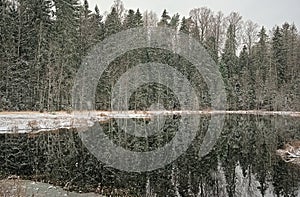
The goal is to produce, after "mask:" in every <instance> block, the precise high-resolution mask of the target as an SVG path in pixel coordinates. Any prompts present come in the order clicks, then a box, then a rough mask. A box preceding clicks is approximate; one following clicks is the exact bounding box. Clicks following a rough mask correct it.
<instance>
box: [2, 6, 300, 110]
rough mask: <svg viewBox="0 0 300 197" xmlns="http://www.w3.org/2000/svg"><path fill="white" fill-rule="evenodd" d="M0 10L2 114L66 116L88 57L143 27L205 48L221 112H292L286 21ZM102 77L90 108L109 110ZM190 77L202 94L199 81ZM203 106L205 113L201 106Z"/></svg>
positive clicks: (203, 12) (295, 97)
mask: <svg viewBox="0 0 300 197" xmlns="http://www.w3.org/2000/svg"><path fill="white" fill-rule="evenodd" d="M0 6H1V9H0V40H1V45H0V67H1V68H0V110H2V111H26V110H30V111H45V110H46V111H57V110H71V109H72V104H71V99H72V98H71V90H72V86H73V83H74V77H75V75H76V72H77V70H78V68H79V67H80V65H81V63H82V59H83V58H84V57H85V56H86V55H87V53H88V52H89V50H90V49H91V48H92V47H93V46H95V45H96V44H97V43H99V42H101V41H102V40H104V39H105V38H108V37H109V36H110V35H112V34H115V33H117V32H120V31H123V30H126V29H130V28H135V27H151V26H161V27H168V28H172V29H174V30H176V31H178V32H183V33H185V34H188V35H190V36H192V37H194V38H195V39H196V40H197V41H199V42H200V43H201V44H202V45H203V46H204V47H205V48H206V50H207V51H208V52H209V54H210V55H211V57H212V58H213V59H214V61H215V62H216V63H217V65H218V66H219V70H220V72H221V73H222V76H223V80H224V82H225V84H226V92H227V101H228V108H229V109H231V110H254V109H260V110H271V111H272V110H274V111H275V110H291V111H297V110H298V111H299V109H300V94H299V93H300V87H299V85H300V83H299V82H300V81H299V80H300V79H299V74H300V65H299V64H300V36H299V32H298V31H297V27H296V26H295V25H294V24H293V23H292V22H286V23H284V24H277V25H275V26H274V27H273V28H272V29H266V27H264V26H259V24H256V23H255V22H252V21H250V20H247V21H244V20H243V18H242V16H241V15H240V14H239V13H237V12H231V13H230V14H229V15H224V14H223V13H222V12H217V13H215V12H213V11H212V10H211V9H210V8H207V7H200V8H194V9H191V11H190V14H189V16H180V15H179V13H176V14H174V15H173V14H170V13H168V11H167V9H164V8H162V13H161V14H160V13H154V12H153V11H144V12H143V13H142V12H141V10H139V9H137V10H132V9H126V8H125V7H124V4H123V3H122V1H121V0H116V1H115V2H114V4H113V5H112V7H111V10H109V11H107V12H105V13H100V11H99V8H98V7H97V6H96V7H95V8H94V9H93V8H90V7H89V3H88V1H87V0H85V1H84V2H83V4H82V3H81V2H80V1H78V0H53V1H52V0H0ZM100 6H101V5H100ZM130 54H131V56H132V57H131V58H130V61H137V60H136V59H139V60H140V61H144V62H147V61H149V60H151V58H152V59H153V58H156V60H158V61H161V62H164V61H165V62H167V63H169V62H168V61H166V59H168V58H167V57H169V59H172V58H174V57H173V54H170V53H164V52H162V51H159V50H156V51H153V50H152V49H141V51H139V52H137V51H133V52H131V53H130V52H129V55H130ZM145 54H146V55H147V57H146V55H145ZM149 54H152V57H151V58H150V59H149ZM124 56H125V60H124V58H122V57H121V58H119V59H118V60H116V61H114V62H113V63H112V64H115V65H114V66H115V67H117V68H119V70H118V71H119V72H122V71H124V69H122V61H126V57H127V56H128V54H125V55H124ZM135 56H137V57H135ZM158 56H159V57H158ZM145 58H148V59H145ZM170 61H171V60H170ZM183 64H185V65H187V63H183ZM110 73H111V72H110ZM110 73H107V74H106V78H105V76H104V77H103V80H102V82H101V81H100V82H99V85H98V86H99V91H97V94H96V98H97V99H96V100H97V103H96V108H97V109H102V110H105V109H108V108H109V105H108V104H107V103H105V102H106V100H107V99H103V97H107V94H108V91H109V90H110V88H109V86H110V84H111V81H110V80H114V79H113V78H114V77H116V76H112V75H110ZM119 74H120V73H119ZM119 74H118V75H119ZM190 77H194V76H190ZM195 77H196V78H197V79H199V80H196V82H195V83H198V84H200V85H202V86H203V87H204V86H205V84H203V81H201V76H195ZM193 80H194V81H195V79H193ZM101 87H102V88H101ZM107 87H108V88H107ZM204 92H205V91H204ZM204 94H205V93H204ZM204 97H205V96H203V98H204ZM204 100H205V99H204ZM203 102H204V105H203V106H205V107H207V106H209V101H208V100H207V101H203Z"/></svg>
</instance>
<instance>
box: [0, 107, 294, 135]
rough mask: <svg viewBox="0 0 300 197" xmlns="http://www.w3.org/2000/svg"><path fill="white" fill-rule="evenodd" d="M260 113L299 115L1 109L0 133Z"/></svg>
mask: <svg viewBox="0 0 300 197" xmlns="http://www.w3.org/2000/svg"><path fill="white" fill-rule="evenodd" d="M227 114H234V115H259V116H276V115H278V116H290V117H297V118H300V112H293V111H262V110H241V111H224V110H204V111H166V110H164V111H80V112H77V111H74V112H71V113H68V112H65V111H59V112H45V113H40V112H32V111H31V112H29V111H28V112H26V111H25V112H0V134H1V133H2V134H3V133H11V134H14V133H38V132H42V131H50V130H57V129H62V128H66V129H70V128H81V127H91V126H93V125H94V123H95V122H106V121H109V120H110V119H113V118H114V119H117V118H122V119H125V118H130V119H132V118H137V119H147V120H151V118H152V117H154V116H158V115H227Z"/></svg>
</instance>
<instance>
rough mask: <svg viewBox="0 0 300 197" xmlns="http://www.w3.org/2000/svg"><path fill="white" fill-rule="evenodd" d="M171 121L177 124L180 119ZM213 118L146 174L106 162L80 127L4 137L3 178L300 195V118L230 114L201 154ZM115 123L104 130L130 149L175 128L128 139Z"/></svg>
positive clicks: (158, 142) (181, 192)
mask: <svg viewBox="0 0 300 197" xmlns="http://www.w3.org/2000/svg"><path fill="white" fill-rule="evenodd" d="M169 119H170V117H169V118H167V121H168V120H169ZM172 119H174V122H175V123H176V122H177V119H178V117H172ZM209 119H210V117H208V116H203V117H200V126H199V132H198V135H197V136H196V138H195V139H194V140H193V142H192V144H191V145H190V146H189V148H188V150H187V151H186V152H185V153H184V154H182V155H181V156H180V157H179V158H178V159H176V160H175V161H174V162H172V163H171V164H169V165H167V166H165V167H164V168H161V169H158V170H155V171H151V172H145V173H128V172H123V171H119V170H116V169H113V168H110V167H107V166H106V164H105V163H102V162H100V161H98V160H97V159H96V158H95V157H94V156H93V155H92V154H91V153H90V152H89V151H88V150H87V148H86V147H85V146H84V145H83V143H82V141H81V139H80V138H79V136H78V133H77V131H76V130H60V131H53V132H48V133H40V134H38V135H30V134H15V135H13V134H1V135H0V176H1V179H5V178H7V177H8V176H11V175H18V176H20V177H21V178H22V179H30V180H37V181H42V182H49V183H51V184H54V185H60V186H62V187H64V189H66V190H71V191H82V192H98V193H104V194H109V193H113V192H114V193H115V195H117V193H119V195H129V196H146V195H147V196H154V195H157V196H297V195H299V188H300V167H299V166H298V165H297V164H294V163H295V162H286V161H290V160H288V159H293V158H292V156H293V155H292V154H294V155H296V153H298V152H296V151H298V149H292V147H296V144H295V142H296V140H299V139H300V119H299V118H296V117H295V118H293V117H289V118H284V117H279V116H275V117H274V116H272V117H270V116H253V115H243V116H238V115H230V116H227V117H226V121H225V125H224V128H223V131H222V134H221V136H220V137H219V138H218V140H217V143H216V145H215V146H214V149H213V150H212V151H211V152H210V153H209V154H207V155H206V156H204V157H202V158H201V157H199V154H198V152H199V148H200V146H201V143H202V140H203V137H204V135H205V132H206V130H207V127H208V122H209ZM170 121H171V120H170ZM175 123H174V124H175ZM114 124H115V122H109V123H104V125H103V126H104V127H105V128H106V134H107V135H108V136H109V137H110V139H111V140H112V141H114V143H119V144H120V145H121V146H122V147H125V148H128V149H130V150H139V151H144V150H149V149H150V150H151V149H155V148H157V147H160V146H163V145H164V144H165V143H166V142H168V141H169V140H170V139H172V137H173V136H174V132H176V130H175V131H174V130H170V131H169V132H165V133H161V134H157V135H155V136H153V138H149V139H144V138H133V137H132V136H127V137H128V138H126V136H125V134H124V133H122V132H119V131H118V130H116V129H115V127H114ZM175 126H176V125H175ZM175 126H174V127H175ZM174 127H172V128H174ZM280 149H281V151H278V150H280ZM276 150H277V151H276ZM284 151H286V152H284ZM279 152H280V153H282V154H281V156H283V155H285V157H286V159H285V160H283V159H282V158H281V156H279V155H278V153H279ZM276 153H277V154H276ZM283 153H284V154H283ZM289 153H291V154H290V155H289ZM285 157H284V158H285Z"/></svg>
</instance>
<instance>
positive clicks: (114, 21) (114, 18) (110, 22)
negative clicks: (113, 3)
mask: <svg viewBox="0 0 300 197" xmlns="http://www.w3.org/2000/svg"><path fill="white" fill-rule="evenodd" d="M121 25H122V23H121V18H120V17H119V15H118V13H117V10H116V8H115V7H113V8H112V10H111V12H110V13H109V14H108V15H107V17H106V20H105V37H108V36H110V35H112V34H115V33H118V32H119V31H121Z"/></svg>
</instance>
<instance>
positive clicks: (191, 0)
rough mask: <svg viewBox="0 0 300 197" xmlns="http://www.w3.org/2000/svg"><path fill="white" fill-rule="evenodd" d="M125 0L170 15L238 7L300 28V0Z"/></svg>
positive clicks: (106, 6)
mask: <svg viewBox="0 0 300 197" xmlns="http://www.w3.org/2000/svg"><path fill="white" fill-rule="evenodd" d="M88 1H89V3H90V8H91V9H94V7H95V5H96V4H97V5H98V7H99V9H100V11H101V13H102V14H103V13H104V11H109V10H110V8H111V5H112V4H113V0H88ZM123 3H124V5H125V8H126V9H127V10H128V9H135V10H136V9H137V8H140V10H141V12H144V11H145V10H153V11H154V12H155V13H156V14H157V15H158V17H160V16H161V13H162V11H163V9H165V8H166V9H167V11H168V12H169V14H170V15H173V14H175V13H177V12H178V13H179V14H180V16H188V15H189V11H190V10H191V9H193V8H198V7H203V6H206V7H208V8H210V9H212V10H213V11H214V12H217V11H222V12H223V13H224V14H226V15H227V14H229V13H230V12H231V11H237V12H239V13H240V14H241V16H242V17H243V20H244V21H246V20H248V19H250V20H252V21H253V22H256V23H258V24H259V25H260V26H262V25H264V26H266V27H267V28H269V29H271V28H272V27H274V26H275V25H281V24H282V23H284V22H285V21H287V22H290V23H292V22H294V23H295V24H296V26H297V28H298V30H300V0H285V1H284V0H123Z"/></svg>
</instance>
